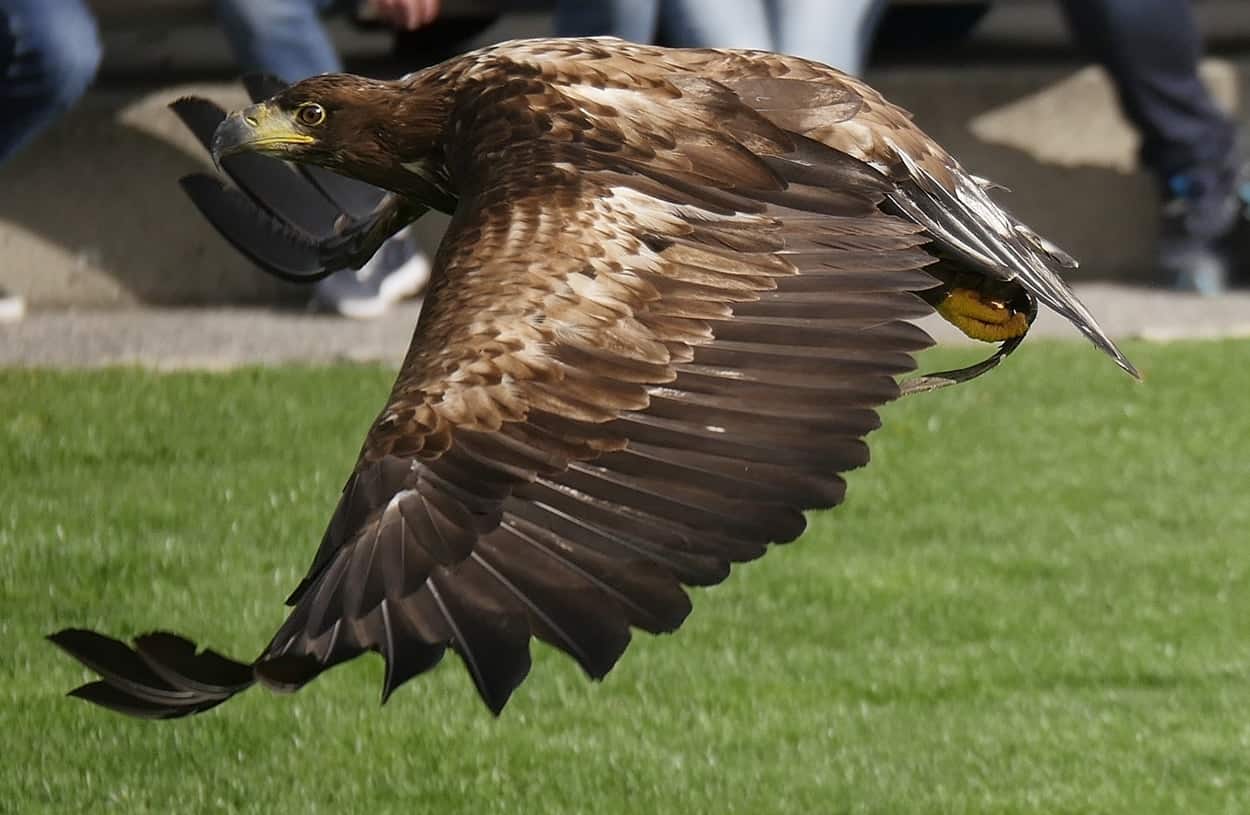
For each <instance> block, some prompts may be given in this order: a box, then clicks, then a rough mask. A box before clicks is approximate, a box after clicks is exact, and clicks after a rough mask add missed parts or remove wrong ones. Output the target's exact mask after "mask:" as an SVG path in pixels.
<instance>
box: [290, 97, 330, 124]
mask: <svg viewBox="0 0 1250 815" xmlns="http://www.w3.org/2000/svg"><path fill="white" fill-rule="evenodd" d="M295 118H296V120H297V121H298V122H299V123H300V124H302V125H305V126H306V127H316V126H317V125H319V124H321V123H322V122H324V121H325V120H326V109H325V108H323V107H322V106H321V105H318V104H317V103H316V102H305V103H304V104H302V105H300V106H299V108H298V109H296V111H295Z"/></svg>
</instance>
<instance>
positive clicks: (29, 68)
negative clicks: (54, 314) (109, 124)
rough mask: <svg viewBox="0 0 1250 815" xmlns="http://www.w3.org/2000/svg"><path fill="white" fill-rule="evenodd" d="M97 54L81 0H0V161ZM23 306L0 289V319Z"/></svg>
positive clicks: (68, 101) (75, 87) (75, 95)
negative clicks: (50, 0) (55, 0)
mask: <svg viewBox="0 0 1250 815" xmlns="http://www.w3.org/2000/svg"><path fill="white" fill-rule="evenodd" d="M100 53H101V52H100V38H99V35H98V33H97V31H96V25H95V18H94V17H93V16H92V14H91V12H90V11H89V10H88V9H87V7H86V6H84V5H83V3H82V0H57V2H55V3H53V2H48V0H0V111H2V113H0V164H3V163H4V162H5V161H8V159H9V158H11V157H12V156H13V155H14V154H15V153H16V152H17V151H18V150H20V149H21V148H22V147H24V146H26V145H27V144H29V143H30V141H31V140H32V139H34V138H35V136H36V135H38V134H39V132H40V131H42V130H43V129H44V128H46V127H47V126H48V125H50V124H52V122H54V121H56V120H57V119H58V118H60V116H61V115H62V114H64V113H65V112H66V111H67V110H69V109H70V108H71V107H73V105H74V103H75V102H77V101H78V99H79V98H80V97H81V96H82V95H83V93H84V92H86V90H87V88H88V87H89V86H90V85H91V82H92V81H93V80H94V79H95V75H96V70H97V69H98V68H99V65H100ZM25 310H26V302H25V300H24V299H23V298H22V297H21V296H20V295H18V294H15V293H12V292H6V291H5V290H4V289H0V322H4V321H9V320H19V319H21V317H22V315H23V314H24V313H25Z"/></svg>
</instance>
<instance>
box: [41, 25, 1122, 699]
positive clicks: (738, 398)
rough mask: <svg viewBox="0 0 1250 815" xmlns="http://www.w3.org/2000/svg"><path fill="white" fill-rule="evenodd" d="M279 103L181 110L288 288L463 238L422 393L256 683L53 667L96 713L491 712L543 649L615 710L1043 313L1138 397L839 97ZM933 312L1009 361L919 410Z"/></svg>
mask: <svg viewBox="0 0 1250 815" xmlns="http://www.w3.org/2000/svg"><path fill="white" fill-rule="evenodd" d="M256 90H259V88H257V89H256ZM267 90H276V93H274V94H273V95H272V96H270V98H268V99H267V100H266V101H260V102H258V103H257V104H254V105H252V106H250V107H247V108H245V109H243V110H240V111H237V112H235V113H231V114H230V115H229V116H225V115H224V113H223V112H221V111H220V110H219V109H217V108H216V107H215V106H213V105H212V104H211V103H208V102H204V101H203V100H186V101H183V102H181V103H179V104H178V107H177V109H178V111H179V113H180V114H181V115H182V116H183V118H184V120H185V121H187V122H188V124H190V125H191V126H192V128H193V129H194V130H196V131H197V132H198V133H199V134H200V135H201V137H202V138H203V140H204V141H205V142H206V143H208V144H209V145H210V146H211V149H212V152H213V155H214V157H215V158H216V159H217V160H218V162H219V164H220V165H221V166H222V167H223V168H224V169H225V170H226V171H227V172H228V173H229V174H230V175H231V176H233V177H234V179H235V180H236V182H237V184H238V187H239V189H238V190H236V189H233V188H226V187H223V186H222V185H221V184H220V182H218V181H216V180H215V179H213V178H211V177H207V176H196V177H192V178H190V179H187V180H186V181H185V182H184V183H185V184H186V186H187V189H188V191H189V192H191V193H192V196H193V198H195V200H196V201H197V203H199V204H200V205H201V208H202V209H203V210H204V211H205V214H206V215H208V216H209V217H210V219H212V220H213V221H214V223H216V224H217V225H218V227H219V228H221V229H222V230H223V232H224V233H225V234H226V235H227V237H229V238H230V239H231V240H232V241H234V242H235V244H236V245H237V246H239V248H241V249H243V250H244V251H245V252H247V253H248V254H249V255H251V256H252V257H254V258H255V259H256V260H258V261H259V262H260V263H261V264H262V265H264V266H266V267H268V268H269V269H270V270H272V271H273V272H275V273H277V274H280V275H283V276H286V277H291V278H295V279H301V278H302V279H311V278H316V277H318V276H321V275H324V274H326V273H328V272H330V271H332V270H333V269H335V268H341V267H345V266H350V265H354V264H355V265H358V264H359V263H360V262H361V260H362V259H364V258H366V257H368V255H369V254H370V253H371V252H372V251H373V250H374V249H375V248H376V247H377V246H378V245H379V244H380V243H381V242H382V241H383V240H384V239H385V238H386V237H387V236H389V235H391V234H393V233H394V232H395V231H397V230H398V229H400V228H402V227H404V226H405V225H406V224H408V223H410V222H411V221H412V220H414V219H415V218H417V217H419V216H420V215H421V214H423V213H424V212H426V211H427V209H429V208H433V209H437V210H441V211H444V212H447V213H449V214H450V215H451V224H450V227H449V229H448V231H447V235H446V237H445V238H444V239H443V242H442V245H441V246H440V247H439V250H438V254H437V258H436V260H435V273H434V278H433V282H432V284H431V287H430V289H429V292H428V294H427V296H426V300H425V304H424V308H423V309H422V313H421V317H420V321H419V322H418V324H417V328H416V334H415V336H414V338H413V341H412V345H411V348H410V350H409V351H408V355H407V357H406V359H405V360H404V363H403V367H402V369H401V370H400V373H399V377H398V381H397V382H396V383H395V386H394V389H393V390H392V392H391V395H390V397H389V399H388V400H387V402H386V405H385V407H383V408H382V411H381V413H380V414H379V415H378V417H377V419H376V420H375V421H374V423H373V425H372V427H371V428H370V429H369V432H368V435H367V436H366V437H365V441H364V445H363V447H362V449H361V451H360V457H359V460H358V461H357V463H356V466H355V469H354V470H353V471H352V473H351V476H350V477H349V478H348V479H347V483H346V485H345V487H344V489H343V493H342V496H341V498H340V499H339V502H338V505H337V507H336V508H335V510H334V514H333V516H332V517H331V519H330V522H329V527H328V529H327V530H326V532H325V536H324V537H323V538H322V541H321V545H320V548H319V549H318V550H317V553H316V556H315V557H314V558H313V562H312V565H311V567H310V568H309V570H308V574H307V576H306V577H305V578H304V579H303V580H302V581H301V582H300V584H299V585H298V586H297V587H296V588H295V591H294V592H293V593H292V594H291V596H290V598H289V599H288V601H287V602H288V604H289V605H290V606H291V610H290V614H289V616H288V617H287V619H286V621H285V622H284V623H283V624H282V626H281V627H280V628H279V629H278V631H277V633H276V634H275V635H274V637H273V639H272V641H271V642H270V643H269V644H268V645H267V646H265V648H264V650H263V651H262V652H261V654H260V656H258V657H257V658H256V659H255V660H254V661H253V662H251V663H242V662H236V661H234V660H231V659H227V658H225V657H223V656H221V655H219V654H217V653H214V652H213V651H211V650H205V651H197V648H196V646H195V645H194V644H193V643H192V642H190V641H188V640H186V639H184V638H182V637H179V636H176V635H174V634H169V633H164V632H158V633H151V634H146V635H142V636H139V637H137V638H136V639H135V640H134V642H133V645H127V644H124V643H122V642H119V641H117V640H114V639H111V638H109V637H105V636H103V635H100V634H96V633H93V632H90V631H85V630H82V629H67V630H64V631H61V632H59V633H57V634H54V635H52V636H51V639H52V641H53V642H55V643H56V644H57V645H59V646H60V647H61V648H63V649H65V650H66V651H68V652H69V653H70V654H71V655H73V656H74V657H76V658H77V659H78V660H80V661H81V662H82V663H83V664H85V665H86V666H87V667H89V668H91V669H92V670H94V671H96V672H97V673H99V674H100V676H101V679H100V681H96V682H92V683H90V684H86V685H83V686H82V687H80V688H78V689H76V690H74V691H72V694H73V695H75V696H78V697H81V698H83V699H86V700H88V701H90V702H94V703H96V704H99V705H103V706H105V707H108V708H112V709H114V710H117V711H120V712H122V713H127V714H131V715H135V716H143V717H154V718H166V717H176V716H183V715H187V714H191V713H198V712H201V711H204V710H207V709H209V708H211V707H214V706H215V705H217V704H219V703H221V702H223V701H225V700H226V699H229V698H230V697H232V696H234V695H235V694H236V693H239V692H240V691H243V690H244V689H246V688H248V687H249V686H251V685H253V684H255V683H256V682H260V683H262V684H264V685H267V686H269V687H271V688H276V689H280V690H294V689H297V688H299V687H301V686H302V685H304V684H305V683H307V682H309V681H310V680H312V679H313V678H315V677H316V676H318V675H319V674H321V673H322V672H323V671H325V670H327V669H328V668H330V667H332V666H334V665H337V664H338V663H341V662H343V661H345V660H348V659H352V658H354V657H356V656H357V655H359V654H361V653H363V652H364V651H376V652H378V653H380V654H381V655H382V657H383V658H384V659H385V662H386V674H385V682H384V688H383V698H384V699H385V698H386V697H388V696H389V695H390V694H391V693H392V692H393V691H394V690H395V688H397V687H398V686H399V685H401V684H402V683H404V682H405V681H407V680H408V679H410V678H412V677H413V676H415V675H417V674H420V673H422V672H423V671H426V670H429V669H430V668H431V667H433V666H434V665H435V664H436V663H437V662H439V660H440V659H441V658H442V656H443V654H444V652H445V650H446V649H447V648H448V647H450V648H451V649H452V650H454V651H455V652H456V654H457V655H458V656H459V657H460V658H461V660H462V661H463V662H464V665H465V667H466V668H467V669H468V672H469V674H470V676H471V677H472V680H473V683H474V685H475V686H476V688H477V691H478V693H479V694H480V695H481V698H482V699H483V701H484V702H485V703H486V705H487V706H488V707H489V708H490V709H491V710H492V711H494V712H496V713H498V712H500V711H501V710H502V709H503V707H504V705H505V703H506V702H507V700H508V698H509V696H510V695H511V694H512V692H513V691H514V690H515V689H516V688H517V686H518V685H519V684H520V683H521V681H522V680H523V679H524V678H525V676H526V674H527V672H528V671H529V668H530V650H529V648H530V639H531V637H537V638H538V639H541V640H543V641H545V642H547V643H550V644H551V645H554V646H555V647H557V648H559V649H560V650H562V651H564V652H566V653H567V654H569V656H571V657H572V658H573V659H575V660H576V661H577V662H578V664H579V665H580V666H581V667H582V668H583V669H584V670H585V672H586V673H587V674H588V675H589V676H590V677H592V678H595V679H598V678H601V677H603V676H604V675H605V674H607V673H608V671H609V670H611V668H612V666H613V665H614V664H615V663H616V661H617V659H618V658H619V657H620V656H621V654H622V652H623V651H624V650H625V648H626V646H627V644H628V643H629V640H630V635H631V629H634V628H638V629H642V630H643V631H647V632H650V633H660V632H669V631H673V630H674V629H676V628H677V627H678V626H679V625H681V623H682V621H683V619H684V618H685V617H686V615H687V613H688V612H689V611H690V602H689V600H688V598H687V595H686V593H685V591H684V589H683V586H706V585H711V584H715V583H718V582H720V581H722V580H724V579H725V578H726V577H727V576H728V574H729V571H730V565H731V564H732V563H736V562H741V561H747V560H752V559H754V558H757V557H760V556H761V555H763V554H764V553H765V551H766V550H767V548H768V544H770V543H774V542H782V541H789V540H793V539H794V538H796V537H798V536H799V534H800V533H802V531H803V529H804V515H803V513H804V511H805V510H809V509H820V508H826V507H832V506H834V505H836V504H838V503H839V502H840V501H841V500H842V497H843V493H844V490H845V483H844V481H843V479H842V478H841V476H840V475H839V474H840V473H842V472H844V471H846V470H850V469H853V468H855V467H859V466H862V465H863V464H865V463H866V462H867V461H868V448H867V446H866V445H865V443H864V440H863V439H864V436H865V435H867V434H868V433H869V432H870V431H872V430H873V429H875V428H876V427H877V426H878V424H879V420H878V416H877V408H879V407H880V406H881V405H883V404H884V403H886V402H889V401H890V400H892V399H894V398H896V397H898V396H899V395H900V393H901V392H908V391H912V390H924V389H927V388H931V387H934V386H937V385H941V384H945V383H948V382H953V381H960V380H963V379H968V378H971V377H972V376H975V375H977V374H979V373H981V372H983V371H984V370H987V369H988V368H989V367H991V366H992V365H993V364H995V363H996V362H997V361H998V360H999V359H1001V357H1002V356H1003V355H1004V354H1005V353H1006V352H1007V351H1009V350H1010V349H1012V348H1014V347H1015V345H1016V344H1018V343H1019V341H1020V339H1022V338H1023V336H1024V334H1025V332H1026V331H1027V330H1028V327H1029V324H1030V322H1031V321H1032V318H1033V316H1034V315H1035V313H1036V308H1037V304H1038V303H1042V304H1044V305H1046V306H1048V307H1050V308H1051V309H1054V310H1055V311H1057V312H1058V313H1060V314H1062V315H1063V316H1064V317H1066V318H1067V319H1068V320H1070V321H1071V322H1072V323H1073V324H1074V325H1075V326H1076V327H1077V328H1078V329H1080V330H1081V331H1082V332H1083V333H1084V334H1085V335H1086V336H1087V337H1089V338H1090V339H1091V340H1092V341H1093V342H1094V344H1095V345H1097V346H1098V347H1099V348H1101V349H1102V350H1104V351H1105V352H1107V353H1108V354H1109V355H1111V356H1112V357H1113V358H1114V359H1115V361H1116V362H1117V363H1119V364H1120V366H1121V367H1123V368H1124V369H1125V370H1127V371H1128V372H1130V373H1133V374H1135V371H1134V370H1133V367H1132V365H1131V364H1130V363H1129V362H1128V360H1127V359H1125V357H1124V356H1123V355H1122V354H1121V353H1120V352H1119V350H1118V349H1116V347H1115V346H1114V345H1113V344H1112V342H1111V341H1110V340H1109V339H1108V338H1107V337H1106V335H1104V334H1103V332H1102V331H1101V330H1100V329H1099V328H1098V326H1097V325H1096V323H1095V322H1094V320H1093V318H1092V317H1091V316H1090V314H1089V312H1088V311H1086V309H1085V308H1084V306H1082V305H1081V303H1080V302H1078V300H1077V299H1076V297H1075V296H1073V294H1072V292H1071V291H1070V290H1069V289H1068V287H1067V286H1066V285H1065V284H1064V283H1063V282H1062V280H1061V279H1060V277H1059V274H1058V272H1059V271H1060V270H1062V269H1065V268H1070V267H1072V266H1073V265H1074V263H1073V261H1072V260H1071V258H1069V257H1068V256H1067V255H1065V254H1064V253H1063V252H1061V251H1060V250H1059V249H1057V248H1056V247H1054V246H1053V245H1051V244H1050V243H1048V242H1047V241H1045V240H1043V239H1042V238H1040V237H1039V236H1038V235H1037V234H1036V233H1034V232H1033V231H1032V230H1030V229H1029V228H1028V227H1026V226H1024V225H1023V224H1021V223H1020V222H1019V221H1017V220H1016V219H1014V218H1013V217H1012V216H1011V215H1009V214H1008V213H1007V212H1005V211H1004V210H1002V209H1000V208H999V207H998V205H996V204H995V203H994V202H993V201H992V200H991V198H990V197H989V195H988V194H987V191H986V190H987V187H988V184H987V182H985V181H983V180H981V179H979V178H977V177H975V176H972V175H970V174H968V173H967V172H966V171H965V170H964V169H963V168H962V167H961V166H960V165H959V164H958V163H957V162H956V161H955V160H954V159H953V158H951V156H950V155H948V154H947V153H946V151H945V150H943V149H942V148H941V147H940V146H939V145H937V144H936V143H935V142H933V140H931V139H930V138H929V137H928V136H926V135H925V134H924V133H923V132H922V131H921V130H920V129H919V128H918V127H916V125H915V124H913V123H912V120H911V119H910V117H909V116H908V114H907V113H906V112H905V111H903V110H901V109H900V108H898V107H896V106H894V105H892V104H891V103H889V102H887V101H886V100H885V99H883V98H882V96H881V95H880V94H878V93H877V92H875V91H874V90H872V89H871V88H870V87H868V86H867V85H865V84H864V83H862V82H860V81H858V80H856V79H854V78H852V77H849V76H846V75H844V74H842V73H840V72H838V71H835V70H833V69H831V68H828V67H826V66H824V65H820V64H817V63H814V62H810V61H807V60H803V59H798V58H794V57H789V56H783V55H779V54H772V53H764V52H749V51H731V50H674V49H666V48H655V47H647V46H641V45H634V44H630V43H626V42H622V41H620V40H614V39H574V40H561V39H538V40H528V41H518V42H510V43H505V44H502V45H497V46H494V47H490V48H486V49H483V50H479V51H476V52H473V53H469V54H466V55H464V56H461V57H458V58H456V59H452V60H450V61H448V62H445V63H443V64H441V65H437V66H434V67H432V68H429V69H427V70H423V71H421V72H419V73H415V74H411V75H409V76H407V77H404V78H402V79H399V80H396V81H378V80H374V79H365V78H362V77H357V76H351V75H325V76H318V77H313V78H311V79H307V80H304V81H302V82H299V83H297V84H295V85H292V86H290V87H288V88H285V89H267ZM255 95H263V94H260V93H257V94H255ZM265 156H268V157H276V158H278V159H282V160H284V161H286V162H295V163H296V164H298V165H300V166H301V168H303V169H298V170H297V169H294V168H292V167H291V166H289V165H286V164H284V163H281V162H275V161H272V159H265V158H263V157H265ZM309 168H312V169H309ZM315 168H323V169H315ZM324 170H329V171H331V172H329V173H327V172H324ZM339 176H347V177H350V178H354V179H358V180H360V181H363V182H367V183H368V184H371V185H375V186H376V187H379V188H382V189H384V190H386V191H388V192H387V194H386V195H385V196H382V197H379V196H373V197H372V198H371V197H370V194H367V193H366V194H365V195H364V196H361V195H360V192H361V189H362V188H361V187H355V188H353V187H350V186H348V184H347V182H345V181H344V180H343V179H341V178H340V177H339ZM240 190H241V191H240ZM934 309H936V310H937V311H939V312H940V313H942V314H943V315H944V316H946V317H947V318H948V319H949V320H951V321H952V322H954V323H955V324H956V325H958V326H959V327H961V328H962V329H963V330H964V331H965V332H966V333H968V334H970V335H972V336H974V337H978V338H981V339H985V340H990V341H1001V342H1003V343H1004V344H1003V346H1002V347H1001V348H1000V349H999V351H998V353H997V354H995V355H994V356H993V357H991V358H990V359H989V360H987V361H986V362H985V363H982V364H981V365H978V366H973V367H972V368H968V369H964V370H961V371H953V372H947V373H945V374H942V375H938V376H936V377H928V378H924V377H922V378H919V379H912V380H908V381H904V382H903V383H901V384H900V382H899V380H898V379H897V377H898V376H899V375H900V374H904V373H907V372H909V371H911V370H912V369H913V368H914V360H913V354H914V353H915V352H917V351H919V350H921V349H923V348H925V347H927V346H929V345H930V344H931V343H932V341H931V339H930V338H929V336H928V335H927V334H926V333H925V332H924V331H923V330H922V329H920V328H918V327H916V326H915V325H913V323H912V322H911V321H912V320H914V319H916V318H919V317H922V316H925V315H927V314H929V313H932V311H933V310H934Z"/></svg>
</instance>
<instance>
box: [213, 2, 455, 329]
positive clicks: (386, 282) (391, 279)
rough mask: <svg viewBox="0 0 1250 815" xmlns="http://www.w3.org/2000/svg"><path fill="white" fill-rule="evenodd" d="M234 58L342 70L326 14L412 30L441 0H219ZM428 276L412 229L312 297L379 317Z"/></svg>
mask: <svg viewBox="0 0 1250 815" xmlns="http://www.w3.org/2000/svg"><path fill="white" fill-rule="evenodd" d="M214 4H215V6H216V9H217V14H218V17H219V18H220V20H221V23H222V27H223V28H224V29H225V32H226V37H227V38H228V39H229V40H230V44H231V46H232V47H233V49H234V52H235V56H236V58H237V59H238V61H239V62H240V64H242V65H243V66H244V67H245V68H246V69H247V70H251V71H260V72H263V73H267V74H272V75H273V76H276V77H278V78H279V79H281V80H283V81H285V82H296V81H298V80H300V79H303V78H305V77H308V76H312V75H314V74H324V73H337V72H339V71H342V70H343V64H342V61H341V60H340V58H339V55H338V52H337V51H336V50H335V48H334V45H333V43H331V42H330V37H329V34H328V33H327V32H326V29H325V26H324V25H323V24H322V22H321V14H322V13H323V12H327V11H331V10H337V9H340V8H343V7H344V6H346V7H347V9H348V10H354V11H362V10H363V11H366V12H368V13H369V14H370V16H376V17H378V18H380V19H382V20H384V21H385V22H388V23H390V24H391V25H393V26H395V27H397V28H402V29H407V30H414V29H416V28H418V27H420V26H422V25H426V24H428V23H430V22H433V20H434V18H435V17H436V16H437V15H438V12H439V2H438V0H368V2H366V3H359V2H355V0H351V1H349V2H343V0H214ZM429 279H430V262H429V260H428V259H427V258H426V257H425V255H424V254H422V253H421V252H420V251H419V250H418V249H417V247H416V245H415V243H414V241H413V237H412V235H411V233H410V232H409V231H408V230H406V229H405V230H403V231H401V232H399V233H398V234H396V235H395V236H394V237H392V238H391V239H390V240H388V241H387V242H386V243H384V244H382V247H381V248H380V249H378V251H377V253H376V254H374V256H373V257H372V258H370V259H369V261H368V262H367V263H365V265H364V266H362V267H360V268H359V269H356V270H352V269H344V270H343V271H341V272H338V273H337V274H334V275H331V276H330V277H328V278H326V279H325V280H322V281H320V282H319V283H317V285H316V289H315V291H314V294H313V301H314V303H316V304H317V305H318V306H320V307H321V308H324V309H326V310H328V311H332V312H334V313H336V314H341V315H343V316H345V317H356V318H361V319H368V318H372V317H378V316H380V315H382V314H383V313H385V312H386V311H387V310H388V309H389V308H390V307H391V306H393V305H395V304H396V303H398V302H399V301H400V300H403V299H404V298H406V297H411V296H413V295H415V294H418V293H419V292H420V291H421V290H422V289H423V288H425V285H426V283H427V282H429Z"/></svg>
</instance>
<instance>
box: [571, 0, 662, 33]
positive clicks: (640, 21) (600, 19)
mask: <svg viewBox="0 0 1250 815" xmlns="http://www.w3.org/2000/svg"><path fill="white" fill-rule="evenodd" d="M660 2H661V0H605V2H587V0H560V2H558V3H556V16H555V31H556V36H558V37H598V36H605V35H611V36H613V37H620V38H621V39H623V40H629V41H630V42H640V43H652V42H655V33H656V26H657V22H658V20H659V14H660Z"/></svg>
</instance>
